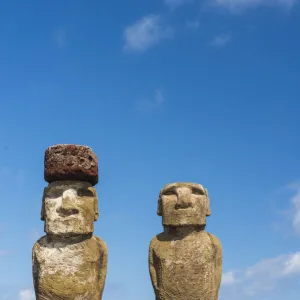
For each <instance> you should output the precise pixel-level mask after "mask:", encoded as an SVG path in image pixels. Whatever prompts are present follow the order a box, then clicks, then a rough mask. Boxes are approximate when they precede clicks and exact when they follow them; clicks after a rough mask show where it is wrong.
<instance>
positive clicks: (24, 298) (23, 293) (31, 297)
mask: <svg viewBox="0 0 300 300" xmlns="http://www.w3.org/2000/svg"><path fill="white" fill-rule="evenodd" d="M19 299H20V300H35V293H34V290H33V289H23V290H20V292H19Z"/></svg>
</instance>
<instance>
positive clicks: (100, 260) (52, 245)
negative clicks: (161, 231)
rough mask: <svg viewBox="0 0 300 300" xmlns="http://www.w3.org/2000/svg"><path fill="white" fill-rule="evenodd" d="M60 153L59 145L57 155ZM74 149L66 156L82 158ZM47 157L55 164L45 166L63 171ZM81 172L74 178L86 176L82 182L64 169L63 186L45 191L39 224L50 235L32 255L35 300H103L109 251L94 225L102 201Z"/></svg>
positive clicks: (52, 185)
mask: <svg viewBox="0 0 300 300" xmlns="http://www.w3.org/2000/svg"><path fill="white" fill-rule="evenodd" d="M60 147H61V145H58V149H59V150H61V148H60ZM64 147H65V146H64ZM76 147H77V146H76ZM76 147H75V148H72V147H71V148H68V150H67V151H68V152H67V153H72V155H73V154H74V153H75V154H76V153H82V152H80V151H81V150H80V151H78V148H76ZM49 149H50V148H49ZM49 149H48V150H47V151H48V152H51V151H53V149H56V146H54V147H51V149H52V150H49ZM70 149H71V150H72V149H73V150H74V149H75V150H74V152H72V151H73V150H72V151H71V150H70ZM88 151H90V150H88ZM59 153H61V152H59ZM75 154H74V155H75ZM48 155H49V156H50V157H51V156H52V160H51V158H50V160H48V158H47V159H46V160H45V161H46V162H48V163H49V161H51V162H52V163H53V164H54V162H55V161H56V163H55V164H56V165H55V166H54V167H55V168H56V169H55V170H64V165H65V161H63V162H62V164H63V166H60V165H59V162H60V160H57V159H56V158H55V156H53V153H52V154H51V153H50V154H49V153H48ZM68 155H69V154H67V155H65V156H68ZM53 157H54V158H53ZM73 159H74V161H76V160H77V161H78V160H80V159H77V158H73ZM79 167H80V166H79V165H77V169H76V170H77V171H76V172H77V173H76V174H81V175H82V174H86V178H84V177H82V180H78V177H77V178H76V180H75V179H74V176H73V175H74V173H68V172H67V171H68V169H66V170H67V171H66V172H65V173H63V172H61V173H60V174H63V175H64V176H65V177H64V178H63V180H55V181H51V180H50V181H51V182H50V183H49V185H48V186H47V187H46V188H45V189H44V195H43V202H42V209H41V219H42V220H43V221H45V225H44V230H45V232H46V235H45V236H44V237H42V238H41V239H39V240H38V241H37V242H36V243H35V244H34V246H33V250H32V272H33V283H34V288H35V295H36V300H83V299H87V300H101V299H102V294H103V290H104V284H105V278H106V270H107V247H106V244H105V243H104V241H103V240H101V239H100V238H99V237H96V236H93V231H94V221H96V220H97V219H98V216H99V212H98V198H97V194H96V189H95V188H94V187H92V184H93V183H91V178H92V177H91V176H90V174H87V173H86V171H85V170H83V171H82V172H81V173H80V172H79V171H78V170H79ZM81 167H82V168H83V166H81ZM53 170H54V169H53ZM55 172H56V171H55ZM55 172H54V173H55ZM46 173H47V172H45V174H46ZM47 174H48V173H47ZM56 174H59V172H57V173H56ZM67 174H69V175H70V176H69V177H70V178H68V177H67ZM97 176H98V174H97ZM56 179H57V178H56ZM87 179H88V180H87Z"/></svg>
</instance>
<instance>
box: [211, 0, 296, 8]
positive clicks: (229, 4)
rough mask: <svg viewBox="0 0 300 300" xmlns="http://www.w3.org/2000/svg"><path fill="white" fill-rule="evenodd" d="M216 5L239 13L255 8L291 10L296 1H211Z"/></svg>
mask: <svg viewBox="0 0 300 300" xmlns="http://www.w3.org/2000/svg"><path fill="white" fill-rule="evenodd" d="M212 1H214V2H215V4H216V5H218V6H222V7H225V8H228V9H230V10H231V11H241V10H245V9H247V8H252V7H257V6H281V7H284V8H288V9H289V8H291V7H292V6H293V5H294V4H296V3H297V2H298V0H212Z"/></svg>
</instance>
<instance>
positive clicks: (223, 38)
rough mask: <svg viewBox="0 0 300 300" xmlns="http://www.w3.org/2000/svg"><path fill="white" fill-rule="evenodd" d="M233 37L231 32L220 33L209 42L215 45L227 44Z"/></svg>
mask: <svg viewBox="0 0 300 300" xmlns="http://www.w3.org/2000/svg"><path fill="white" fill-rule="evenodd" d="M231 38H232V37H231V34H229V33H227V34H222V35H218V36H215V37H214V38H213V39H212V41H211V42H210V43H209V44H210V45H211V46H214V47H221V46H225V45H226V44H227V43H228V42H230V41H231Z"/></svg>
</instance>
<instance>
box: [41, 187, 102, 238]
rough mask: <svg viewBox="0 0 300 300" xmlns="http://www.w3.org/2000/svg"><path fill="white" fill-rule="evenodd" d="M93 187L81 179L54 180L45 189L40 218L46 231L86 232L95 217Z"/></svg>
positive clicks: (95, 201) (95, 208)
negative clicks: (43, 221)
mask: <svg viewBox="0 0 300 300" xmlns="http://www.w3.org/2000/svg"><path fill="white" fill-rule="evenodd" d="M97 203H98V199H97V194H96V189H95V188H93V187H92V186H91V184H90V183H89V182H84V181H55V182H52V183H50V184H49V185H48V187H46V188H45V189H44V196H43V206H42V213H41V218H42V220H45V232H46V233H47V234H56V235H64V236H66V235H68V236H72V235H78V234H88V233H91V232H93V231H94V221H95V220H97V218H98V214H99V213H98V204H97Z"/></svg>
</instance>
